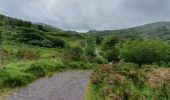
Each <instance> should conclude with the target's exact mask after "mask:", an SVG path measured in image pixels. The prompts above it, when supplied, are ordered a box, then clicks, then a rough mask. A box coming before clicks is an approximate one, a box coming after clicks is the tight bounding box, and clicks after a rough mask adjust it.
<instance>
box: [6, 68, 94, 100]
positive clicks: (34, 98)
mask: <svg viewBox="0 0 170 100" xmlns="http://www.w3.org/2000/svg"><path fill="white" fill-rule="evenodd" d="M91 72H92V71H89V70H86V71H67V72H62V73H58V74H55V75H54V76H52V77H51V78H43V79H40V80H37V81H35V82H33V83H31V84H29V85H28V86H26V87H24V88H22V89H20V90H18V92H16V93H13V94H12V95H11V96H9V100H83V98H84V93H85V89H86V86H87V84H88V80H89V76H90V74H91Z"/></svg>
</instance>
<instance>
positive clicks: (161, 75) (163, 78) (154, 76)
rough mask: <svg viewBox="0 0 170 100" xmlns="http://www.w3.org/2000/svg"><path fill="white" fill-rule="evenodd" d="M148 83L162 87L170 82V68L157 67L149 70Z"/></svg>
mask: <svg viewBox="0 0 170 100" xmlns="http://www.w3.org/2000/svg"><path fill="white" fill-rule="evenodd" d="M146 84H147V85H149V86H151V87H153V88H161V87H162V86H163V85H164V84H170V68H155V69H151V70H150V71H149V72H148V81H147V82H146Z"/></svg>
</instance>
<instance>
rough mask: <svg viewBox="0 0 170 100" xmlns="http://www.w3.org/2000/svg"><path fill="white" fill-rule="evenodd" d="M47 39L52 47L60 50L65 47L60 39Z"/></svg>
mask: <svg viewBox="0 0 170 100" xmlns="http://www.w3.org/2000/svg"><path fill="white" fill-rule="evenodd" d="M48 39H49V40H50V41H51V43H52V47H54V48H55V47H60V48H64V47H65V41H64V40H62V39H60V38H56V37H51V36H50V37H48Z"/></svg>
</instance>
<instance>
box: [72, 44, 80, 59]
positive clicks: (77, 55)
mask: <svg viewBox="0 0 170 100" xmlns="http://www.w3.org/2000/svg"><path fill="white" fill-rule="evenodd" d="M70 52H71V56H72V58H73V59H75V60H79V59H80V58H81V56H82V54H83V50H82V48H81V47H80V46H73V47H71V48H70Z"/></svg>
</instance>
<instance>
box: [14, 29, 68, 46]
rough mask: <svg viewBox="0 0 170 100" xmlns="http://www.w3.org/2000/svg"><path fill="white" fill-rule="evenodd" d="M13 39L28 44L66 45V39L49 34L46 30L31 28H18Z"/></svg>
mask: <svg viewBox="0 0 170 100" xmlns="http://www.w3.org/2000/svg"><path fill="white" fill-rule="evenodd" d="M13 39H14V40H15V41H18V42H21V43H22V42H23V43H26V44H31V45H37V46H42V47H48V48H52V47H61V48H63V47H64V46H65V41H64V40H62V39H59V38H54V37H51V36H47V35H46V34H45V33H44V32H42V31H38V30H35V29H31V28H18V33H17V34H15V35H14V36H13Z"/></svg>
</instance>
